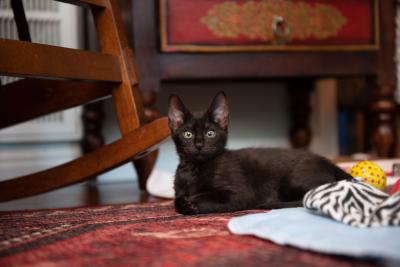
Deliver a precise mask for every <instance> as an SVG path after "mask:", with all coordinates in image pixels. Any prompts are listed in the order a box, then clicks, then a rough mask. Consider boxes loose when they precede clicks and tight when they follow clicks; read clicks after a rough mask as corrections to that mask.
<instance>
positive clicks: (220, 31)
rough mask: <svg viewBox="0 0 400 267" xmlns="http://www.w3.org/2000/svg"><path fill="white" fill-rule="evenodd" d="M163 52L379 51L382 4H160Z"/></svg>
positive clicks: (359, 0) (193, 0) (224, 0)
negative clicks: (380, 6)
mask: <svg viewBox="0 0 400 267" xmlns="http://www.w3.org/2000/svg"><path fill="white" fill-rule="evenodd" d="M159 4H160V35H161V51H162V52H235V51H237V52H243V51H343V50H347V51H362V50H364V51H365V50H376V49H379V1H378V0H291V1H290V0H264V1H261V0H253V1H246V0H236V1H232V0H202V1H198V0H160V3H159Z"/></svg>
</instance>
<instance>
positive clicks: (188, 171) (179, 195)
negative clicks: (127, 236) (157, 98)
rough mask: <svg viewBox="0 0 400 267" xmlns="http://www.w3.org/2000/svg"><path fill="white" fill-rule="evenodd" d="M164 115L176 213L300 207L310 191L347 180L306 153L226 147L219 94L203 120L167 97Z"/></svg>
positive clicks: (328, 164)
mask: <svg viewBox="0 0 400 267" xmlns="http://www.w3.org/2000/svg"><path fill="white" fill-rule="evenodd" d="M168 117H169V126H170V128H171V131H172V138H173V140H174V142H175V145H176V150H177V153H178V155H179V158H180V163H179V166H178V169H177V170H176V174H175V182H174V187H175V208H176V210H177V211H178V212H180V213H183V214H198V213H211V212H227V211H237V210H244V209H274V208H285V207H295V206H301V205H302V203H301V200H302V198H303V196H304V194H305V193H306V192H307V191H308V190H310V189H312V188H314V187H317V186H319V185H321V184H324V183H329V182H333V181H337V180H340V179H346V178H351V177H350V176H349V175H348V174H347V173H345V172H344V171H342V170H341V169H339V168H338V167H336V166H335V165H334V164H332V163H331V162H330V161H328V160H327V159H325V158H322V157H320V156H317V155H314V154H311V153H309V152H306V151H299V150H290V149H272V148H262V149H250V148H249V149H240V150H228V149H225V145H226V141H227V138H228V121H229V109H228V102H227V99H226V96H225V94H224V93H223V92H220V93H218V94H217V95H216V96H215V98H214V100H213V101H212V103H211V106H210V107H209V109H208V110H207V111H206V112H205V113H204V114H203V115H201V116H195V115H193V114H192V113H191V112H190V111H189V110H188V109H187V108H186V107H185V106H184V104H183V103H182V101H181V100H180V99H179V97H178V96H176V95H171V97H170V99H169V112H168Z"/></svg>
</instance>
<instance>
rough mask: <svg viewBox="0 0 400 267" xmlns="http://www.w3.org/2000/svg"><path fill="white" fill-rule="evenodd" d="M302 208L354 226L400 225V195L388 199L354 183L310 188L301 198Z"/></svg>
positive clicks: (366, 185)
mask: <svg viewBox="0 0 400 267" xmlns="http://www.w3.org/2000/svg"><path fill="white" fill-rule="evenodd" d="M303 205H304V207H305V208H307V209H308V210H310V211H313V212H316V213H319V214H322V215H325V216H329V217H331V218H333V219H334V220H337V221H340V222H343V223H346V224H348V225H351V226H355V227H376V226H400V192H398V193H396V194H394V195H392V196H389V195H388V194H386V193H384V192H382V191H380V190H379V189H377V188H375V187H373V186H372V185H369V184H366V183H363V182H359V181H357V180H352V181H347V180H343V181H339V182H334V183H329V184H325V185H321V186H319V187H317V188H314V189H312V190H310V191H308V192H307V194H306V195H305V196H304V198H303Z"/></svg>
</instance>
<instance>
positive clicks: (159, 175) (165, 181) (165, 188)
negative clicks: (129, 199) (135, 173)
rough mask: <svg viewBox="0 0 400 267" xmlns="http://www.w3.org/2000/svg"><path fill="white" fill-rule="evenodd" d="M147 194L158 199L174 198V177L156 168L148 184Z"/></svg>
mask: <svg viewBox="0 0 400 267" xmlns="http://www.w3.org/2000/svg"><path fill="white" fill-rule="evenodd" d="M146 189H147V192H149V193H150V194H151V195H153V196H156V197H162V198H174V195H175V191H174V175H173V174H172V173H170V172H167V171H163V170H159V169H156V168H154V169H153V171H152V172H151V174H150V176H149V178H148V179H147V183H146Z"/></svg>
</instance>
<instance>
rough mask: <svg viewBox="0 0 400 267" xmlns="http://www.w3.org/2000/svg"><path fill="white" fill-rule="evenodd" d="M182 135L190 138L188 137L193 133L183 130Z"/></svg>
mask: <svg viewBox="0 0 400 267" xmlns="http://www.w3.org/2000/svg"><path fill="white" fill-rule="evenodd" d="M183 137H185V138H186V139H190V138H192V137H193V134H192V133H191V132H189V131H185V132H184V133H183Z"/></svg>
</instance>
